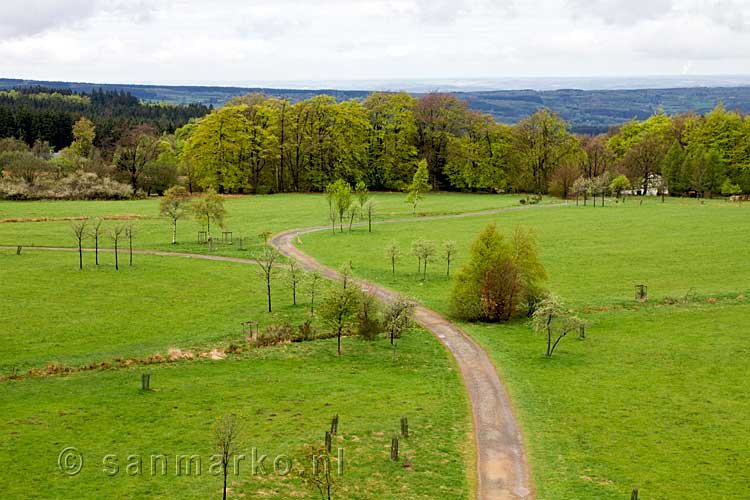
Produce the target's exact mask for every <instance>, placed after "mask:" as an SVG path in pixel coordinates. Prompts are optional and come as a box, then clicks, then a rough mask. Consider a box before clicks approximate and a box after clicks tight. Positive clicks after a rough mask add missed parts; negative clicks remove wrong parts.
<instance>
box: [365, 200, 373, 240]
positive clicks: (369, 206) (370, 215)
mask: <svg viewBox="0 0 750 500" xmlns="http://www.w3.org/2000/svg"><path fill="white" fill-rule="evenodd" d="M365 213H366V214H367V232H368V233H371V232H372V218H373V217H374V216H375V200H374V199H372V198H370V199H369V200H367V203H366V204H365Z"/></svg>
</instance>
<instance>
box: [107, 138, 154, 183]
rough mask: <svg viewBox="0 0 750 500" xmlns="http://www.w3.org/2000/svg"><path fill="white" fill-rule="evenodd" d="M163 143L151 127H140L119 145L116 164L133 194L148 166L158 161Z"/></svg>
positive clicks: (115, 159) (119, 142) (120, 141)
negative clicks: (124, 175)
mask: <svg viewBox="0 0 750 500" xmlns="http://www.w3.org/2000/svg"><path fill="white" fill-rule="evenodd" d="M161 148H162V143H161V140H160V139H159V137H158V136H157V135H156V131H155V130H154V128H153V127H151V126H150V125H138V126H136V127H134V128H132V129H129V130H128V131H127V132H126V133H125V134H123V135H122V137H121V138H120V140H119V141H118V143H117V150H116V152H115V156H114V160H113V161H114V163H115V165H116V166H117V169H118V170H120V171H122V172H124V173H125V174H126V175H127V177H128V178H129V181H130V187H131V189H132V190H133V194H135V192H136V191H137V190H138V181H139V179H140V177H141V174H142V173H143V172H144V170H145V169H146V166H147V165H148V164H149V163H150V162H152V161H154V160H156V158H157V157H158V156H159V153H160V152H161Z"/></svg>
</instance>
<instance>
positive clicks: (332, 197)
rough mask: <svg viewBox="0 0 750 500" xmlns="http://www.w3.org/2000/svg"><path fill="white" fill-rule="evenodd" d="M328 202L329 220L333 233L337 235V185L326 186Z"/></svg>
mask: <svg viewBox="0 0 750 500" xmlns="http://www.w3.org/2000/svg"><path fill="white" fill-rule="evenodd" d="M325 194H326V202H327V203H328V220H330V221H331V231H333V234H336V215H337V212H336V185H335V184H329V185H327V186H326V193H325Z"/></svg>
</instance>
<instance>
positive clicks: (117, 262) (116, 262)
mask: <svg viewBox="0 0 750 500" xmlns="http://www.w3.org/2000/svg"><path fill="white" fill-rule="evenodd" d="M119 270H120V262H119V260H118V259H117V240H115V271H119Z"/></svg>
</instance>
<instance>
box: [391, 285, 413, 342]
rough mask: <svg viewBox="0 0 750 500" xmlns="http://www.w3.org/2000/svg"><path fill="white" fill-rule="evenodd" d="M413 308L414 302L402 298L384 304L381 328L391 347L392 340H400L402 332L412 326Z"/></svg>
mask: <svg viewBox="0 0 750 500" xmlns="http://www.w3.org/2000/svg"><path fill="white" fill-rule="evenodd" d="M415 307H416V305H415V304H414V302H412V301H410V300H407V299H405V298H404V297H402V296H398V297H396V299H395V300H393V301H392V302H389V303H388V304H386V306H385V310H384V311H383V328H384V329H385V331H386V332H387V333H388V335H389V337H390V339H391V345H393V343H394V339H398V338H401V335H402V334H403V332H404V331H406V330H408V329H409V328H411V327H412V326H413V324H414V309H415Z"/></svg>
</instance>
